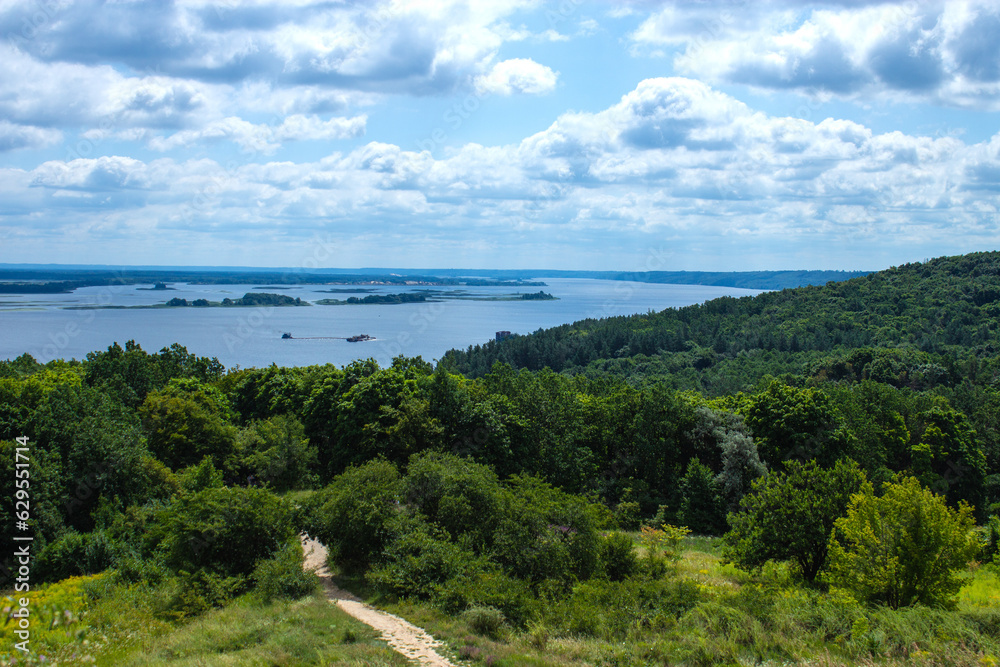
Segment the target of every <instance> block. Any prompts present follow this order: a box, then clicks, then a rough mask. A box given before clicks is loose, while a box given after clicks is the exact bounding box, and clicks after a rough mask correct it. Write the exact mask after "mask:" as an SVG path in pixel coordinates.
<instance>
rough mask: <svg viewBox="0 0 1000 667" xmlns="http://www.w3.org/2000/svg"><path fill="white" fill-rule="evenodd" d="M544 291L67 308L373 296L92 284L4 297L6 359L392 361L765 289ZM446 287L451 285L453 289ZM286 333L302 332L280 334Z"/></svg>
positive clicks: (2, 348)
mask: <svg viewBox="0 0 1000 667" xmlns="http://www.w3.org/2000/svg"><path fill="white" fill-rule="evenodd" d="M545 283H546V285H547V286H546V287H544V288H539V287H530V288H520V290H521V291H530V292H536V291H538V290H539V289H544V291H546V292H548V293H550V294H552V295H553V296H556V297H558V298H559V300H558V301H466V300H448V301H441V302H433V303H414V304H399V305H350V306H318V305H314V306H312V307H308V308H274V307H245V308H169V309H157V310H146V309H136V310H66V306H81V305H91V304H99V305H125V306H129V305H139V304H155V303H163V302H165V301H166V300H167V299H170V298H173V297H179V298H184V299H188V300H189V301H190V300H192V299H199V298H204V299H208V300H209V301H221V300H222V299H224V298H226V297H229V298H239V297H241V296H243V294H245V293H246V292H250V291H254V292H272V293H278V294H287V295H288V296H291V297H300V298H301V299H302V300H303V301H309V302H314V301H317V300H319V299H323V298H334V299H346V298H348V297H349V296H359V297H363V296H365V294H331V293H328V292H325V291H324V290H331V289H333V290H338V289H347V288H349V287H348V286H346V285H300V286H294V287H289V288H282V289H280V290H279V289H273V288H268V287H267V286H263V285H187V284H175V285H173V286H172V287H174V288H175V289H174V290H173V291H169V292H162V291H160V292H157V291H152V290H149V289H140V287H147V288H148V287H149V286H141V285H129V286H115V287H88V288H84V289H79V290H77V291H75V292H73V293H72V294H57V295H24V296H11V295H4V296H2V297H0V359H11V358H14V357H17V356H19V355H21V354H22V353H24V352H27V353H29V354H31V355H32V356H33V357H35V359H37V360H39V361H42V362H46V361H49V360H51V359H73V358H75V359H82V358H83V357H85V356H86V354H87V352H91V351H94V350H103V349H106V348H107V347H108V346H109V345H111V344H112V343H114V342H116V341H117V342H119V343H121V344H123V345H124V343H125V341H127V340H130V339H131V340H135V341H136V342H138V343H139V344H140V345H141V346H142V347H143V349H145V350H147V351H149V352H156V351H158V350H160V349H161V348H163V347H165V346H168V345H170V344H171V343H180V344H181V345H184V346H185V347H187V349H188V351H190V352H194V353H195V354H197V355H199V356H209V357H218V359H219V361H221V362H222V363H223V364H225V365H226V367H227V368H232V367H235V366H239V367H241V368H247V367H251V366H257V367H260V366H268V365H270V364H278V365H279V366H306V365H310V364H324V363H333V364H337V365H338V366H340V365H344V364H347V363H349V362H351V361H353V360H355V359H363V358H367V357H372V358H374V359H375V360H377V361H378V362H379V364H381V365H383V366H385V365H387V364H389V363H390V362H391V360H392V358H393V357H395V356H397V355H399V354H403V355H406V356H417V355H420V356H422V357H423V358H424V359H425V360H428V361H433V360H437V359H439V358H440V357H441V356H442V355H443V354H444V353H445V352H446V351H448V350H449V349H452V348H460V349H464V348H466V347H468V346H469V345H476V344H479V343H484V342H486V341H488V340H490V339H492V338H494V336H495V335H496V332H497V331H511V332H513V333H520V334H526V333H531V332H533V331H536V330H538V329H540V328H548V327H553V326H557V325H559V324H565V323H568V322H575V321H577V320H581V319H585V318H589V317H611V316H615V315H628V314H631V313H644V312H648V311H650V310H663V309H664V308H670V307H678V306H685V305H689V304H693V303H701V302H704V301H707V300H709V299H714V298H716V297H720V296H724V295H732V296H747V295H753V294H758V293H759V291H758V290H746V289H737V288H730V287H706V286H702V285H654V284H648V283H635V282H621V281H609V280H586V279H545ZM410 289H420V288H400V287H398V286H379V287H375V288H373V291H372V292H368V293H375V294H379V293H381V294H389V293H399V292H401V291H408V290H410ZM440 289H452V288H450V287H444V288H440ZM468 290H469V291H470V292H475V293H476V294H493V295H503V294H511V293H512V292H515V291H517V290H515V289H513V288H510V287H471V288H468ZM285 332H288V333H291V334H292V335H293V338H292V339H290V340H288V339H282V338H281V335H282V334H283V333H285ZM356 334H368V335H370V336H374V337H375V339H376V340H374V341H369V342H363V343H350V342H347V341H346V340H339V339H322V338H319V339H312V340H310V339H308V338H307V337H347V336H352V335H356Z"/></svg>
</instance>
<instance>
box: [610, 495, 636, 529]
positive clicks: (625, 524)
mask: <svg viewBox="0 0 1000 667" xmlns="http://www.w3.org/2000/svg"><path fill="white" fill-rule="evenodd" d="M640 511H641V510H640V507H639V503H637V502H635V501H634V500H628V501H622V502H620V503H618V504H617V505H615V512H614V517H615V522H616V523H617V524H618V527H619V528H621V529H622V530H638V529H639V523H640V519H639V514H640Z"/></svg>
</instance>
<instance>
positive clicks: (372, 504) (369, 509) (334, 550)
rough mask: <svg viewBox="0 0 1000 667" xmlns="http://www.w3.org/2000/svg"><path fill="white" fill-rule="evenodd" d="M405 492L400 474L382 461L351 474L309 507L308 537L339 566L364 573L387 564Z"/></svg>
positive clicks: (344, 474)
mask: <svg viewBox="0 0 1000 667" xmlns="http://www.w3.org/2000/svg"><path fill="white" fill-rule="evenodd" d="M401 491H402V482H401V480H400V478H399V471H398V470H397V469H396V466H395V465H393V464H392V463H389V462H388V461H386V460H384V459H376V460H374V461H369V462H368V463H365V464H364V465H361V466H357V467H354V468H348V469H347V470H346V471H345V472H344V473H343V474H341V475H339V476H338V477H336V478H335V479H334V480H333V481H332V482H330V484H329V485H328V486H327V487H326V488H324V489H323V490H322V491H320V492H318V493H316V494H315V495H314V496H313V497H312V498H311V499H310V500H309V501H308V509H307V510H306V511H307V512H308V513H310V514H312V517H311V519H308V517H307V525H308V528H309V530H308V532H309V534H310V535H312V536H313V537H315V538H317V539H318V540H320V541H321V542H323V543H324V544H326V546H327V548H328V549H329V550H330V556H331V558H332V559H333V561H334V562H335V563H337V565H339V566H340V567H342V568H344V570H346V571H348V572H363V571H364V570H365V569H366V568H367V567H369V566H371V565H373V564H377V563H379V562H381V561H382V559H383V556H382V553H383V551H384V550H385V548H386V546H388V544H389V542H390V540H391V539H392V537H393V536H392V533H391V531H390V530H389V527H388V523H389V520H390V519H391V518H392V517H393V516H394V515H395V514H396V512H397V509H398V504H399V496H400V493H401Z"/></svg>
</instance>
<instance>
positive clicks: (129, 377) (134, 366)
mask: <svg viewBox="0 0 1000 667" xmlns="http://www.w3.org/2000/svg"><path fill="white" fill-rule="evenodd" d="M85 367H86V374H85V376H84V380H85V382H86V383H87V384H88V385H90V386H92V387H100V388H101V389H102V390H105V391H107V392H109V393H112V394H113V395H115V396H116V397H117V398H118V399H119V400H120V401H121V402H123V403H124V404H125V405H127V406H129V407H130V408H133V409H134V408H136V407H138V406H139V405H141V404H142V402H143V401H144V400H146V396H147V395H148V394H149V392H151V391H154V390H157V389H161V388H162V387H163V386H164V385H166V384H167V382H169V381H170V380H171V379H173V378H194V379H196V380H199V381H202V382H208V381H211V380H215V379H218V378H219V377H221V375H222V371H223V367H222V364H220V363H219V361H218V359H209V358H207V357H196V356H195V355H193V354H190V353H188V351H187V349H185V348H184V347H182V346H181V345H177V344H176V343H175V344H174V345H171V346H170V347H169V348H163V349H162V350H160V352H159V353H158V354H149V353H147V352H144V351H143V349H142V347H140V346H139V344H138V343H136V342H135V341H132V340H130V341H128V342H127V343H125V349H122V348H121V346H120V345H118V343H114V344H113V345H111V346H110V347H108V349H107V351H105V352H90V353H88V354H87V360H86V363H85Z"/></svg>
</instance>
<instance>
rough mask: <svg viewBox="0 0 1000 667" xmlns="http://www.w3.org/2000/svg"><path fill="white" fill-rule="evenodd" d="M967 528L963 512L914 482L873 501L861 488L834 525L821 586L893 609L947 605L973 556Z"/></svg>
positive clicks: (968, 515) (888, 487) (967, 514)
mask: <svg viewBox="0 0 1000 667" xmlns="http://www.w3.org/2000/svg"><path fill="white" fill-rule="evenodd" d="M973 525H974V522H973V519H972V510H971V508H970V507H969V506H967V505H964V504H963V505H961V506H960V507H959V509H958V510H953V509H951V508H949V507H948V506H947V505H946V504H945V501H944V499H943V498H942V497H940V496H937V495H935V494H934V493H932V492H931V491H930V490H928V489H926V488H923V487H922V486H921V485H920V482H919V481H918V480H917V479H915V478H913V477H908V478H905V479H903V480H902V481H900V482H899V483H896V484H892V483H886V484H885V487H884V489H883V494H882V495H881V496H879V497H876V496H875V494H874V492H873V490H872V488H871V485H865V487H864V488H863V489H862V491H861V492H860V493H858V494H856V495H855V496H854V497H853V498H852V499H851V503H850V505H849V506H848V508H847V515H846V516H844V517H841V518H840V519H838V520H837V521H836V523H835V524H834V531H833V533H832V535H831V536H830V542H829V575H828V576H827V580H828V581H829V582H830V583H831V585H833V586H837V587H840V588H844V589H847V590H849V591H851V592H852V593H854V595H855V596H857V597H858V599H861V600H866V601H871V602H882V603H885V604H887V605H888V606H889V607H891V608H893V609H896V608H898V607H901V606H909V605H913V604H924V605H929V606H943V605H947V604H948V603H949V601H950V600H951V598H953V596H954V595H955V593H957V592H958V589H959V588H960V587H961V585H962V582H961V580H960V579H959V578H958V577H957V576H956V573H957V571H958V570H961V569H964V568H965V566H966V565H967V564H968V562H969V561H970V560H972V559H973V558H975V557H976V555H978V551H979V545H978V543H977V541H976V539H975V537H974V535H973V533H972V528H973Z"/></svg>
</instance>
